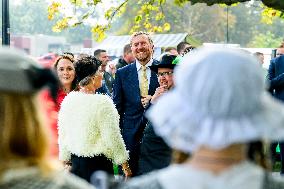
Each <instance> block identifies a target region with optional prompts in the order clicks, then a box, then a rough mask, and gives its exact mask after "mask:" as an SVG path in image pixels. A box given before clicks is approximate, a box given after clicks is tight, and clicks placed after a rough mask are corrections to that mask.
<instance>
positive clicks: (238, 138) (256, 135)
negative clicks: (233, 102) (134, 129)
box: [146, 89, 284, 153]
mask: <svg viewBox="0 0 284 189" xmlns="http://www.w3.org/2000/svg"><path fill="white" fill-rule="evenodd" d="M182 99H184V97H183V96H182V95H181V94H180V93H179V92H177V91H176V90H175V89H174V90H173V91H170V92H168V93H167V94H165V95H163V96H162V97H160V99H159V100H158V101H157V103H156V104H155V105H153V106H152V107H151V108H150V110H149V111H148V112H147V113H146V116H147V117H148V119H149V120H150V121H151V122H152V123H153V126H154V129H155V132H156V133H157V134H158V135H160V136H161V137H163V138H164V140H165V141H166V143H167V144H168V145H169V146H171V147H172V148H174V149H178V150H181V151H183V152H187V153H192V152H194V151H196V150H197V149H199V148H200V147H201V146H208V147H210V148H212V149H216V150H219V149H223V148H225V147H228V146H230V145H232V144H237V143H248V142H250V141H255V140H259V139H266V140H270V141H277V140H283V139H284V106H283V104H282V103H281V102H279V101H278V100H275V99H274V98H273V97H272V96H271V95H270V94H268V93H264V94H263V95H262V98H261V102H260V103H261V109H258V110H256V111H255V112H254V114H253V115H247V116H245V117H240V118H235V119H232V118H226V119H214V118H212V117H210V115H206V116H204V115H200V114H199V112H198V110H194V109H191V106H190V105H189V104H186V102H184V100H182ZM169 107H170V108H169ZM173 112H178V113H176V114H175V116H172V114H173ZM157 115H158V116H157Z"/></svg>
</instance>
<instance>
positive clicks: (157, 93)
mask: <svg viewBox="0 0 284 189" xmlns="http://www.w3.org/2000/svg"><path fill="white" fill-rule="evenodd" d="M166 91H168V89H167V88H166V86H164V85H163V86H160V87H158V88H157V89H156V91H155V94H154V95H153V97H152V100H151V103H155V102H156V101H157V99H158V98H159V97H160V96H161V95H163V94H164V93H165V92H166Z"/></svg>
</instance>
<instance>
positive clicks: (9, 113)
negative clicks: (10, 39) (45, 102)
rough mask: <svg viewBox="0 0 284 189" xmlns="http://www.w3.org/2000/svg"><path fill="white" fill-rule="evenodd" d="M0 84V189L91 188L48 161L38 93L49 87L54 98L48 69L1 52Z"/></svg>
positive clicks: (7, 51)
mask: <svg viewBox="0 0 284 189" xmlns="http://www.w3.org/2000/svg"><path fill="white" fill-rule="evenodd" d="M0 81H1V82H0V131H1V132H0V138H1V142H0V149H1V152H0V188H3V189H4V188H5V189H6V188H9V189H18V188H29V189H45V188H58V189H59V188H61V189H63V188H64V189H68V188H70V189H75V188H77V189H82V188H85V189H91V188H93V187H92V186H91V185H89V184H88V183H87V182H85V181H84V180H81V179H80V178H78V177H75V176H73V175H71V174H68V173H64V172H63V171H62V169H61V168H60V164H57V163H55V162H51V160H50V159H49V158H50V157H49V155H48V151H49V146H48V134H47V133H48V132H47V130H46V127H45V126H44V120H43V119H42V117H41V115H42V112H41V111H40V110H39V103H38V99H37V92H38V91H39V90H40V89H41V88H43V87H44V86H48V87H49V90H50V91H51V94H52V96H53V98H55V97H56V93H57V79H56V77H55V76H54V75H53V73H52V72H51V70H49V69H43V68H41V67H39V65H38V64H36V62H34V61H32V60H30V59H28V58H26V57H24V56H23V55H21V53H20V52H17V51H13V50H10V49H1V50H0Z"/></svg>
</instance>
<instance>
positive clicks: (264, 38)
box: [248, 31, 282, 48]
mask: <svg viewBox="0 0 284 189" xmlns="http://www.w3.org/2000/svg"><path fill="white" fill-rule="evenodd" d="M281 42H282V38H281V37H276V36H275V35H274V34H273V33H271V32H270V31H268V32H266V33H264V34H263V33H259V34H256V35H255V36H254V38H253V39H252V41H251V42H250V43H249V45H248V46H249V47H253V48H275V47H278V46H279V44H281Z"/></svg>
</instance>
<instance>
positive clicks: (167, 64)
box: [149, 54, 177, 73]
mask: <svg viewBox="0 0 284 189" xmlns="http://www.w3.org/2000/svg"><path fill="white" fill-rule="evenodd" d="M176 57H177V56H175V55H169V54H165V55H164V56H163V57H162V60H161V62H160V64H156V65H152V66H149V68H150V69H151V70H152V71H153V72H156V73H158V68H170V69H174V67H175V66H176V64H173V61H174V59H175V58H176Z"/></svg>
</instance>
